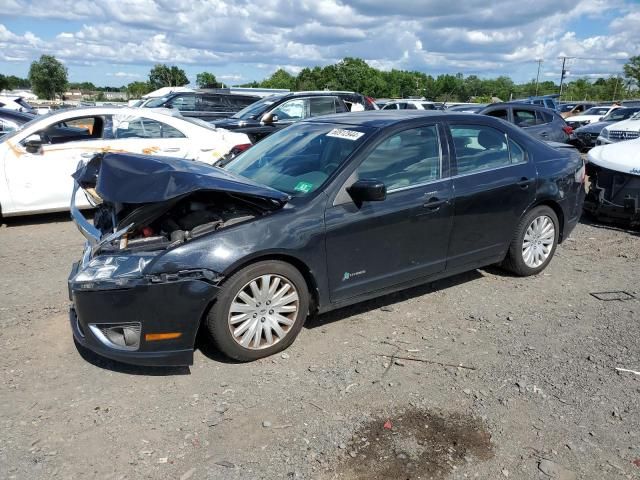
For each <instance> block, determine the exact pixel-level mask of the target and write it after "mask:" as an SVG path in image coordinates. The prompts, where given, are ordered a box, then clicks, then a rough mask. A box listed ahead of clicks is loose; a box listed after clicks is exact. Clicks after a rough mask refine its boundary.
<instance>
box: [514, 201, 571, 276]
mask: <svg viewBox="0 0 640 480" xmlns="http://www.w3.org/2000/svg"><path fill="white" fill-rule="evenodd" d="M559 232H560V229H559V226H558V216H557V215H556V213H555V212H554V211H553V210H552V209H551V208H550V207H547V206H545V205H541V206H539V207H535V208H533V209H532V210H530V211H529V212H527V213H526V214H525V215H524V217H522V220H520V223H519V224H518V227H517V228H516V231H515V233H514V235H513V238H512V240H511V245H510V246H509V251H508V253H507V257H506V258H505V260H504V262H503V266H504V267H505V268H506V269H507V270H510V271H512V272H513V273H515V274H516V275H520V276H523V277H524V276H528V275H535V274H537V273H540V272H541V271H542V270H544V269H545V268H546V267H547V265H548V264H549V262H550V261H551V259H552V258H553V254H554V253H555V251H556V247H557V245H558V238H559Z"/></svg>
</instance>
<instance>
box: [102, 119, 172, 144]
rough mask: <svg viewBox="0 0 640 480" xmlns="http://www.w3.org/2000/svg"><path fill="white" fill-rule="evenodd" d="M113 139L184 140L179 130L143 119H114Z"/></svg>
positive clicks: (155, 121)
mask: <svg viewBox="0 0 640 480" xmlns="http://www.w3.org/2000/svg"><path fill="white" fill-rule="evenodd" d="M113 138H116V139H124V138H184V135H183V134H182V132H180V130H178V129H176V128H174V127H172V126H171V125H167V124H166V123H164V122H159V121H157V120H152V119H150V118H144V117H123V118H118V117H114V119H113Z"/></svg>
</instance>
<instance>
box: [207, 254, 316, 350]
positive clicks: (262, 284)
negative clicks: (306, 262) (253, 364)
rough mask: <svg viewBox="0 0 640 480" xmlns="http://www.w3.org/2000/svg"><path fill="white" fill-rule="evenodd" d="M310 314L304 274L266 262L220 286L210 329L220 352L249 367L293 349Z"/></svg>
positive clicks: (276, 263) (210, 318)
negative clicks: (248, 362)
mask: <svg viewBox="0 0 640 480" xmlns="http://www.w3.org/2000/svg"><path fill="white" fill-rule="evenodd" d="M308 312H309V292H308V289H307V284H306V282H305V280H304V277H303V276H302V275H301V274H300V272H299V271H298V270H297V269H296V268H295V267H293V266H292V265H290V264H288V263H285V262H281V261H275V260H274V261H264V262H258V263H255V264H253V265H249V266H247V267H245V268H243V269H242V270H240V271H238V272H237V273H235V274H234V275H233V276H231V277H230V278H229V279H228V280H227V281H226V282H225V283H224V284H223V285H222V287H221V290H220V292H219V294H218V296H217V299H216V302H215V304H214V305H213V307H212V308H211V310H210V312H209V315H208V317H207V321H206V324H207V327H208V330H209V333H210V334H211V337H212V338H213V341H214V343H215V344H216V346H217V347H218V349H219V350H220V351H221V352H222V353H224V354H225V355H227V356H229V357H231V358H233V359H235V360H240V361H245V362H246V361H251V360H256V359H258V358H262V357H266V356H269V355H273V354H274V353H276V352H279V351H281V350H284V349H285V348H287V347H288V346H289V345H291V344H292V343H293V341H294V340H295V338H296V336H297V335H298V333H300V330H301V329H302V325H303V324H304V321H305V320H306V317H307V315H308Z"/></svg>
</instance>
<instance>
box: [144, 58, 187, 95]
mask: <svg viewBox="0 0 640 480" xmlns="http://www.w3.org/2000/svg"><path fill="white" fill-rule="evenodd" d="M188 83H189V79H188V78H187V74H186V73H184V70H182V69H181V68H178V67H176V66H175V65H172V66H171V67H169V66H168V65H164V64H161V63H158V64H156V65H155V66H154V67H153V68H152V69H151V71H150V72H149V84H150V85H151V87H152V88H153V89H154V90H156V89H158V88H162V87H181V86H183V85H186V84H188Z"/></svg>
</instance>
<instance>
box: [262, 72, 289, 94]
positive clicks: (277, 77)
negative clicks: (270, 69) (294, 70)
mask: <svg viewBox="0 0 640 480" xmlns="http://www.w3.org/2000/svg"><path fill="white" fill-rule="evenodd" d="M260 86H261V87H262V88H288V89H289V90H291V89H293V87H294V86H295V77H294V76H293V75H291V74H290V73H289V72H287V71H286V70H284V69H282V68H280V69H278V70H277V71H276V72H274V74H273V75H271V76H270V77H269V78H267V79H266V80H264V81H263V82H262V83H261V84H260Z"/></svg>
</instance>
